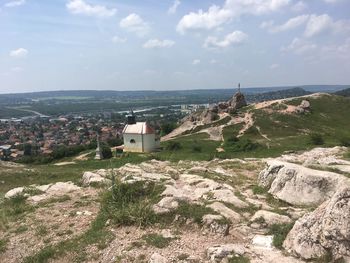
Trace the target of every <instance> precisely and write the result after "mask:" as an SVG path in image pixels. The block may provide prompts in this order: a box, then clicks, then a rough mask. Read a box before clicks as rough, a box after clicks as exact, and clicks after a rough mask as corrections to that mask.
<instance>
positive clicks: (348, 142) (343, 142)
mask: <svg viewBox="0 0 350 263" xmlns="http://www.w3.org/2000/svg"><path fill="white" fill-rule="evenodd" d="M339 141H340V144H341V146H345V147H350V138H349V137H343V138H340V140H339Z"/></svg>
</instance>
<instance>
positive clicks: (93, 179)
mask: <svg viewBox="0 0 350 263" xmlns="http://www.w3.org/2000/svg"><path fill="white" fill-rule="evenodd" d="M110 182H111V181H110V180H109V179H107V178H105V177H103V176H101V175H100V174H98V173H94V172H85V173H84V174H83V179H82V183H83V185H84V186H88V185H92V184H107V183H110Z"/></svg>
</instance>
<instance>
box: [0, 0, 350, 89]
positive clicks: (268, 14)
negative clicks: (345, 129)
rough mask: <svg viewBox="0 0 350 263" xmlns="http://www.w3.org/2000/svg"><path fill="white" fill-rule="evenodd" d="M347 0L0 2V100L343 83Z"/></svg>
mask: <svg viewBox="0 0 350 263" xmlns="http://www.w3.org/2000/svg"><path fill="white" fill-rule="evenodd" d="M349 10H350V0H211V1H208V0H138V1H137V0H50V1H43V0H0V93H13V92H32V91H48V90H72V89H74V90H78V89H93V90H183V89H215V88H233V87H236V86H237V83H238V82H240V83H241V85H242V87H263V86H294V85H307V84H350V74H349V73H350V11H349Z"/></svg>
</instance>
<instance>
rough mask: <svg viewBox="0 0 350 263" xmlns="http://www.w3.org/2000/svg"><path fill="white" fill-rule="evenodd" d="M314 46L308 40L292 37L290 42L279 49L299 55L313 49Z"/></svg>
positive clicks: (315, 46)
mask: <svg viewBox="0 0 350 263" xmlns="http://www.w3.org/2000/svg"><path fill="white" fill-rule="evenodd" d="M316 48H317V45H316V44H313V43H311V42H309V41H305V40H303V39H299V38H294V39H293V41H292V43H290V44H289V45H288V46H287V47H282V48H281V50H282V51H285V52H293V53H295V54H298V55H301V54H305V53H307V52H310V51H314V50H315V49H316Z"/></svg>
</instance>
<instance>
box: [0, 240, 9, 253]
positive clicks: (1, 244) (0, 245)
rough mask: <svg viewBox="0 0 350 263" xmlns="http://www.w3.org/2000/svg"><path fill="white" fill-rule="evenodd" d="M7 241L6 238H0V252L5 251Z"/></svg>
mask: <svg viewBox="0 0 350 263" xmlns="http://www.w3.org/2000/svg"><path fill="white" fill-rule="evenodd" d="M7 243H8V239H4V238H1V239H0V254H1V253H4V252H5V251H6V246H7Z"/></svg>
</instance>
